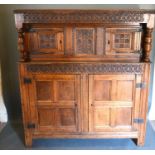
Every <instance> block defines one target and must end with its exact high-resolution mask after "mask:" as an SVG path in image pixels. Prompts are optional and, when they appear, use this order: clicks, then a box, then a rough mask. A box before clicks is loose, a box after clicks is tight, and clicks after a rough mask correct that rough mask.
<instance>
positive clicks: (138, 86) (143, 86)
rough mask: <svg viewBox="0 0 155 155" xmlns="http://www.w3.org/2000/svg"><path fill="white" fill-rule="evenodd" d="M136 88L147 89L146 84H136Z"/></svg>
mask: <svg viewBox="0 0 155 155" xmlns="http://www.w3.org/2000/svg"><path fill="white" fill-rule="evenodd" d="M136 88H146V83H136Z"/></svg>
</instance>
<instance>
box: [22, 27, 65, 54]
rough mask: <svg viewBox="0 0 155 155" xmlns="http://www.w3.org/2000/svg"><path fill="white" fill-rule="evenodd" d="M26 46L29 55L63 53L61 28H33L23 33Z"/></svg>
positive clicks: (62, 31) (62, 30)
mask: <svg viewBox="0 0 155 155" xmlns="http://www.w3.org/2000/svg"><path fill="white" fill-rule="evenodd" d="M25 36H26V43H25V44H26V47H27V50H28V51H29V52H30V55H31V56H32V55H35V54H44V55H46V54H56V55H60V54H63V53H64V29H63V28H34V29H32V30H31V31H30V32H27V33H25Z"/></svg>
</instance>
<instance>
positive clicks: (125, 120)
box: [111, 107, 132, 126]
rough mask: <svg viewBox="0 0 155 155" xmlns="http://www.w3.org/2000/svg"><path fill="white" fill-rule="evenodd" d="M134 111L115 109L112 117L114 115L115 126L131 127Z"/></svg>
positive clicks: (125, 108)
mask: <svg viewBox="0 0 155 155" xmlns="http://www.w3.org/2000/svg"><path fill="white" fill-rule="evenodd" d="M131 114H132V111H131V108H130V107H129V108H128V107H121V108H113V109H112V113H111V115H113V122H114V124H113V126H126V125H128V126H130V125H131V120H132V115H131Z"/></svg>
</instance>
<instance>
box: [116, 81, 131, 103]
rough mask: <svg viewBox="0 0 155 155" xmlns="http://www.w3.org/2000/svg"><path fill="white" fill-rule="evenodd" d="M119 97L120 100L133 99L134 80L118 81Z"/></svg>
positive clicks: (117, 91)
mask: <svg viewBox="0 0 155 155" xmlns="http://www.w3.org/2000/svg"><path fill="white" fill-rule="evenodd" d="M116 93H117V98H116V100H119V101H132V99H133V81H128V80H122V81H120V80H118V81H117V90H116Z"/></svg>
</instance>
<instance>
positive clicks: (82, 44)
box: [74, 28, 94, 54]
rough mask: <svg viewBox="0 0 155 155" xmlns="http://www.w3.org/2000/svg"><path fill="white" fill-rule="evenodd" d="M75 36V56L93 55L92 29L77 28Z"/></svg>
mask: <svg viewBox="0 0 155 155" xmlns="http://www.w3.org/2000/svg"><path fill="white" fill-rule="evenodd" d="M74 36H75V51H76V53H77V54H93V53H94V29H93V28H77V29H76V30H75V33H74Z"/></svg>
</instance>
